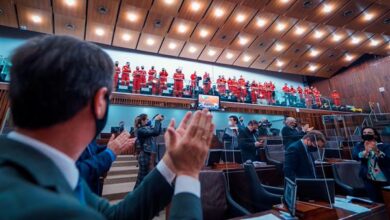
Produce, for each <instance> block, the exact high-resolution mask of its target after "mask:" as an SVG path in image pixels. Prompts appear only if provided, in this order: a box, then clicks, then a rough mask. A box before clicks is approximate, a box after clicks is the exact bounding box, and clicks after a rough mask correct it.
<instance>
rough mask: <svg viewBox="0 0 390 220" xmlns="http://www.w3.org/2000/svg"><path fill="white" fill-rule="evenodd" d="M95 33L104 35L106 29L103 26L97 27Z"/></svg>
mask: <svg viewBox="0 0 390 220" xmlns="http://www.w3.org/2000/svg"><path fill="white" fill-rule="evenodd" d="M95 34H96V35H97V36H103V35H104V30H103V29H102V28H96V30H95Z"/></svg>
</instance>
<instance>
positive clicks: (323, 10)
mask: <svg viewBox="0 0 390 220" xmlns="http://www.w3.org/2000/svg"><path fill="white" fill-rule="evenodd" d="M349 1H350V0H324V1H322V3H321V4H319V5H318V6H317V7H316V8H315V9H314V10H313V13H311V14H310V15H309V16H307V17H306V20H308V21H311V22H315V23H323V22H324V21H327V20H329V19H331V17H332V16H333V15H334V14H335V13H336V12H338V11H339V10H341V8H342V7H343V6H344V5H345V4H346V3H348V2H349Z"/></svg>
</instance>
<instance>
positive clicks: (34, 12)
mask: <svg viewBox="0 0 390 220" xmlns="http://www.w3.org/2000/svg"><path fill="white" fill-rule="evenodd" d="M17 10H18V18H19V26H20V28H21V29H25V30H30V31H36V32H42V33H47V34H53V19H52V11H51V9H50V10H48V9H38V8H32V7H27V6H24V5H22V4H18V5H17Z"/></svg>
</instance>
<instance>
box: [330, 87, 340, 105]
mask: <svg viewBox="0 0 390 220" xmlns="http://www.w3.org/2000/svg"><path fill="white" fill-rule="evenodd" d="M330 97H331V98H332V99H333V103H334V105H335V106H340V105H341V102H340V94H339V93H338V92H337V91H336V90H333V92H332V93H331V94H330Z"/></svg>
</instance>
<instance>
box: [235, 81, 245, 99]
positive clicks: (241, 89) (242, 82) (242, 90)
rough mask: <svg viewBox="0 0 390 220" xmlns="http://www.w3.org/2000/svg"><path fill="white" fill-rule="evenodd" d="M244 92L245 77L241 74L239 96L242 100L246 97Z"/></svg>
mask: <svg viewBox="0 0 390 220" xmlns="http://www.w3.org/2000/svg"><path fill="white" fill-rule="evenodd" d="M244 93H246V87H245V79H244V77H242V75H241V76H240V78H239V79H238V88H237V97H238V99H239V101H241V102H243V101H244V99H245V96H244Z"/></svg>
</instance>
